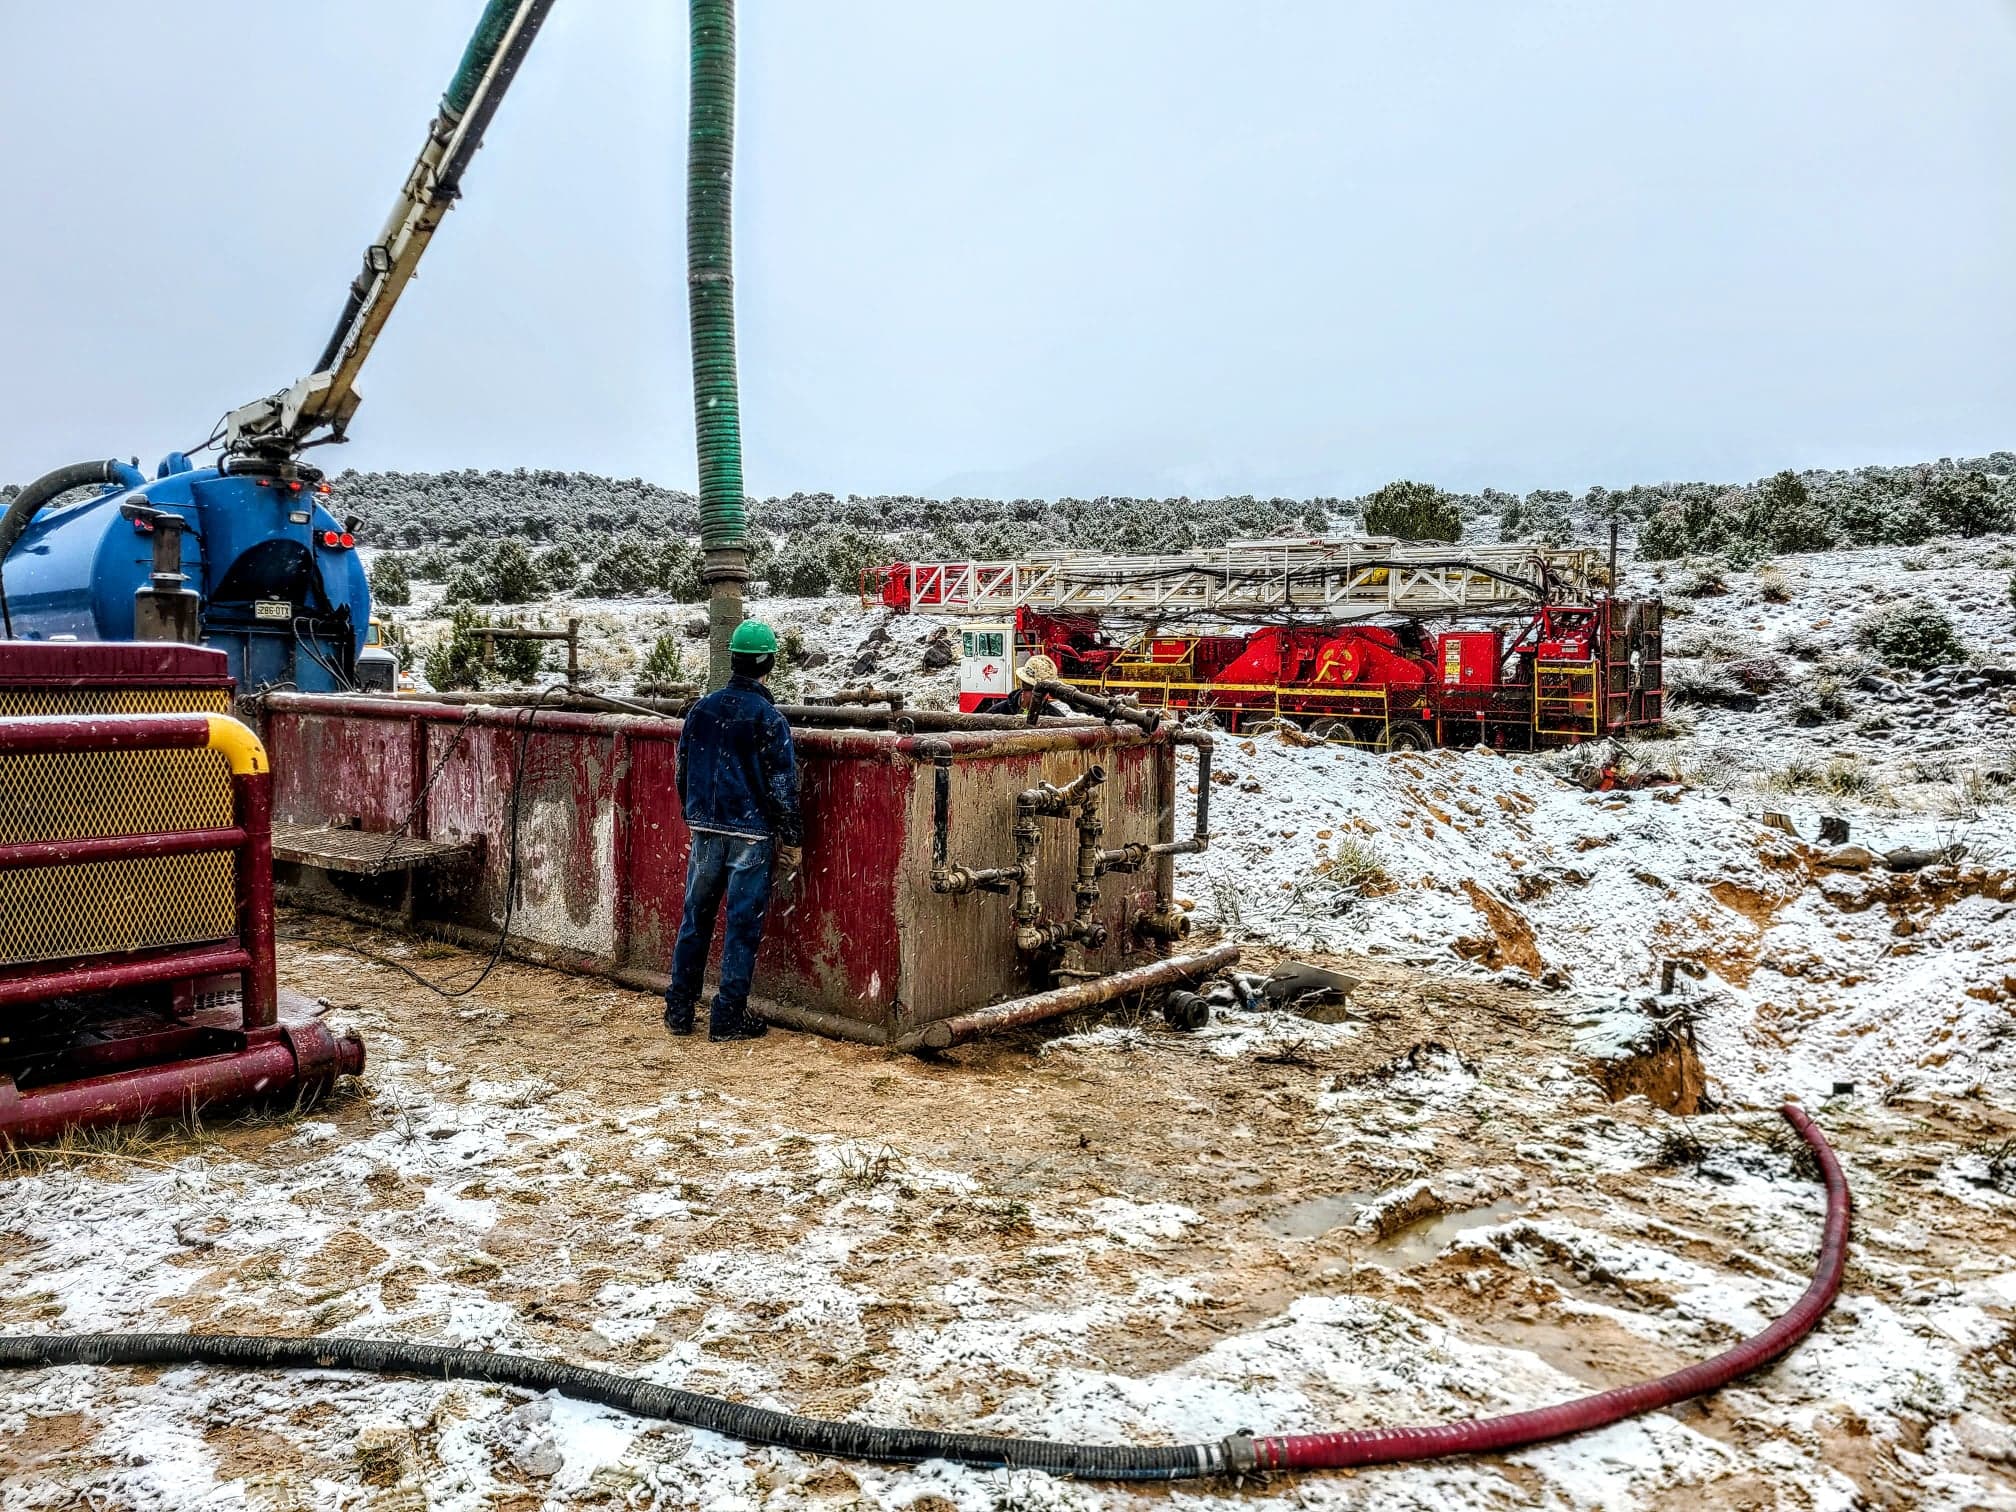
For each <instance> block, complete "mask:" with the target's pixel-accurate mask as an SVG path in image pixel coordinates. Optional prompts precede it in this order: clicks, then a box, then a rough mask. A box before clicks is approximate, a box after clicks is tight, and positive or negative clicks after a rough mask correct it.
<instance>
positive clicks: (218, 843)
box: [0, 825, 245, 872]
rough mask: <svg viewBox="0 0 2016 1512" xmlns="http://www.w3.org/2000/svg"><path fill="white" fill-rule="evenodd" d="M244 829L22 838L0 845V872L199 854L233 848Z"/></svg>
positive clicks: (242, 841)
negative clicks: (63, 837) (66, 838)
mask: <svg viewBox="0 0 2016 1512" xmlns="http://www.w3.org/2000/svg"><path fill="white" fill-rule="evenodd" d="M244 843H245V831H244V830H242V829H239V828H237V827H236V826H235V825H234V826H228V827H226V828H222V829H198V830H164V831H162V832H161V833H159V834H154V835H94V836H91V837H89V838H87V839H79V840H24V841H22V842H20V843H19V844H16V845H0V872H5V871H18V870H20V869H21V868H23V867H30V866H88V865H89V864H90V863H91V862H93V861H126V860H133V859H136V858H139V857H143V856H201V855H206V854H209V853H211V852H214V851H228V850H236V849H237V848H238V847H239V846H241V845H243V844H244Z"/></svg>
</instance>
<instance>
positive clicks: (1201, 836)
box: [1148, 730, 1214, 856]
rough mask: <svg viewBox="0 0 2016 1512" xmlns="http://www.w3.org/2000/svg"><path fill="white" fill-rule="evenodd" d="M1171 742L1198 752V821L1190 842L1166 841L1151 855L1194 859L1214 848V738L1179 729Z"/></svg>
mask: <svg viewBox="0 0 2016 1512" xmlns="http://www.w3.org/2000/svg"><path fill="white" fill-rule="evenodd" d="M1169 738H1170V740H1171V741H1172V742H1174V743H1175V744H1177V745H1187V746H1194V747H1196V750H1197V822H1196V826H1195V828H1194V829H1193V830H1192V831H1191V834H1190V838H1189V839H1187V840H1165V841H1163V842H1161V843H1160V844H1158V845H1151V846H1149V847H1148V854H1149V855H1151V856H1195V855H1199V854H1201V853H1202V852H1204V851H1207V850H1209V849H1210V848H1211V751H1212V747H1213V745H1214V742H1213V741H1212V739H1211V737H1210V736H1209V735H1206V734H1205V733H1204V732H1203V731H1201V730H1178V731H1176V732H1175V733H1174V734H1173V735H1171V736H1170V737H1169Z"/></svg>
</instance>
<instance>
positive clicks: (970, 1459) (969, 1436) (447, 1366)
mask: <svg viewBox="0 0 2016 1512" xmlns="http://www.w3.org/2000/svg"><path fill="white" fill-rule="evenodd" d="M58 1365H216V1366H224V1367H227V1368H235V1369H239V1370H356V1371H364V1372H368V1373H370V1374H373V1375H406V1376H424V1377H426V1378H428V1379H430V1380H437V1381H445V1380H461V1381H483V1382H487V1383H489V1384H491V1385H494V1386H512V1387H517V1388H518V1389H520V1390H523V1391H532V1392H545V1391H555V1392H558V1393H560V1394H561V1395H562V1396H566V1397H571V1398H573V1399H574V1400H576V1401H582V1402H593V1403H596V1404H597V1405H599V1406H603V1407H613V1408H615V1409H616V1410H617V1411H619V1412H628V1413H633V1414H635V1415H636V1416H638V1417H643V1418H657V1419H659V1420H661V1421H665V1422H674V1423H682V1424H684V1425H685V1426H686V1427H688V1428H699V1429H702V1430H704V1431H706V1432H709V1433H718V1434H721V1435H722V1436H723V1437H726V1438H732V1439H739V1440H740V1441H742V1442H743V1443H745V1444H768V1445H774V1446H776V1447H778V1448H782V1449H795V1450H797V1451H799V1452H801V1453H804V1454H814V1455H832V1456H835V1457H837V1458H842V1459H860V1460H879V1461H882V1462H884V1463H892V1464H907V1465H915V1464H922V1463H923V1462H924V1461H925V1460H933V1459H946V1460H953V1461H956V1462H957V1463H960V1464H965V1465H980V1466H986V1467H988V1468H994V1469H999V1468H1012V1469H1017V1470H1043V1471H1047V1472H1048V1473H1049V1474H1051V1475H1066V1476H1075V1477H1078V1478H1080V1479H1084V1480H1151V1481H1152V1480H1187V1479H1194V1478H1196V1477H1198V1476H1202V1475H1211V1474H1215V1473H1219V1472H1221V1471H1223V1470H1224V1468H1225V1461H1224V1458H1223V1455H1222V1453H1221V1452H1220V1450H1219V1448H1218V1446H1216V1445H1185V1446H1163V1447H1150V1448H1140V1447H1101V1446H1098V1445H1092V1444H1056V1443H1046V1442H1043V1441H1041V1440H1034V1439H1008V1438H994V1437H991V1436H989V1435H987V1434H983V1433H939V1432H934V1431H932V1430H929V1429H921V1428H878V1427H875V1426H873V1425H871V1424H868V1423H836V1422H827V1421H825V1420H823V1419H820V1418H804V1417H795V1416H793V1415H792V1414H790V1413H788V1412H775V1411H772V1410H770V1409H769V1408H765V1407H747V1406H744V1405H742V1404H741V1403H739V1402H729V1401H724V1400H722V1399H721V1398H720V1397H711V1396H702V1395H700V1394H698V1393H697V1392H691V1391H680V1390H677V1389H675V1388H673V1387H669V1386H654V1385H652V1384H651V1383H650V1382H648V1381H637V1380H631V1379H630V1378H628V1377H626V1376H617V1375H610V1374H608V1373H606V1372H604V1371H600V1370H583V1369H581V1368H580V1367H578V1366H574V1365H560V1364H555V1363H553V1362H552V1361H549V1360H535V1359H532V1358H530V1357H528V1356H525V1355H508V1354H492V1353H490V1352H488V1351H486V1350H476V1349H454V1348H445V1347H443V1346H441V1345H437V1344H408V1343H404V1342H402V1341H398V1340H392V1339H345V1338H309V1339H300V1338H258V1337H251V1336H246V1335H237V1334H180V1333H163V1334H79V1335H72V1336H67V1337H62V1336H46V1337H28V1336H20V1335H15V1336H6V1337H0V1368H4V1367H13V1368H17V1369H31V1370H32V1369H44V1368H48V1367H51V1366H58Z"/></svg>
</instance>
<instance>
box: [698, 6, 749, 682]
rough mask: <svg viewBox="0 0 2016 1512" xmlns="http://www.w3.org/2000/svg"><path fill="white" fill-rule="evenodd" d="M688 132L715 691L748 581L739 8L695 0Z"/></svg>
mask: <svg viewBox="0 0 2016 1512" xmlns="http://www.w3.org/2000/svg"><path fill="white" fill-rule="evenodd" d="M692 25H693V95H692V110H691V114H690V118H689V124H688V127H687V156H686V289H687V303H688V307H689V309H690V310H691V314H692V327H693V428H694V431H695V434H696V436H697V438H698V441H699V451H700V546H701V549H702V550H703V551H705V552H706V554H707V558H706V567H705V573H706V577H707V582H708V606H707V625H708V637H707V638H708V658H707V685H708V686H709V687H711V688H718V687H720V686H721V685H722V684H723V683H725V682H727V681H728V638H729V637H730V636H731V635H733V634H734V633H735V627H736V626H737V625H739V624H740V623H741V622H742V585H743V584H744V583H745V582H747V581H748V577H749V566H748V551H747V529H748V527H747V521H746V520H745V518H744V516H743V510H742V418H741V408H740V402H739V399H738V396H737V393H736V386H735V275H734V225H733V222H734V214H733V207H734V170H735V3H734V0H692Z"/></svg>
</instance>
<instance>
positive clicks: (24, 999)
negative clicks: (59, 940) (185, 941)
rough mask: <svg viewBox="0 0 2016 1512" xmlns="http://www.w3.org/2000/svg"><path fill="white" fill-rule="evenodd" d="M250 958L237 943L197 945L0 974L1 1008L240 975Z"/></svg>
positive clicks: (249, 967)
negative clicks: (135, 956) (25, 973)
mask: <svg viewBox="0 0 2016 1512" xmlns="http://www.w3.org/2000/svg"><path fill="white" fill-rule="evenodd" d="M251 968H252V957H251V956H250V955H248V954H247V953H246V952H245V951H244V950H242V949H240V948H239V947H238V946H236V945H212V946H207V947H205V948H204V949H201V950H177V951H171V952H170V953H168V954H167V955H150V956H145V957H142V958H139V959H135V960H125V961H104V962H99V963H96V964H93V965H85V966H66V967H59V968H58V969H56V970H53V971H41V972H38V973H36V974H35V975H33V976H15V977H7V978H5V979H0V1008H9V1007H12V1006H13V1005H15V1004H16V1003H37V1002H42V1001H44V1000H45V999H48V998H58V997H82V996H83V995H84V994H86V993H90V992H116V991H119V990H120V989H122V988H126V987H146V986H150V985H151V984H153V983H155V982H174V981H180V980H182V979H184V978H187V977H201V976H242V975H243V974H244V973H245V972H247V971H249V970H251Z"/></svg>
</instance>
